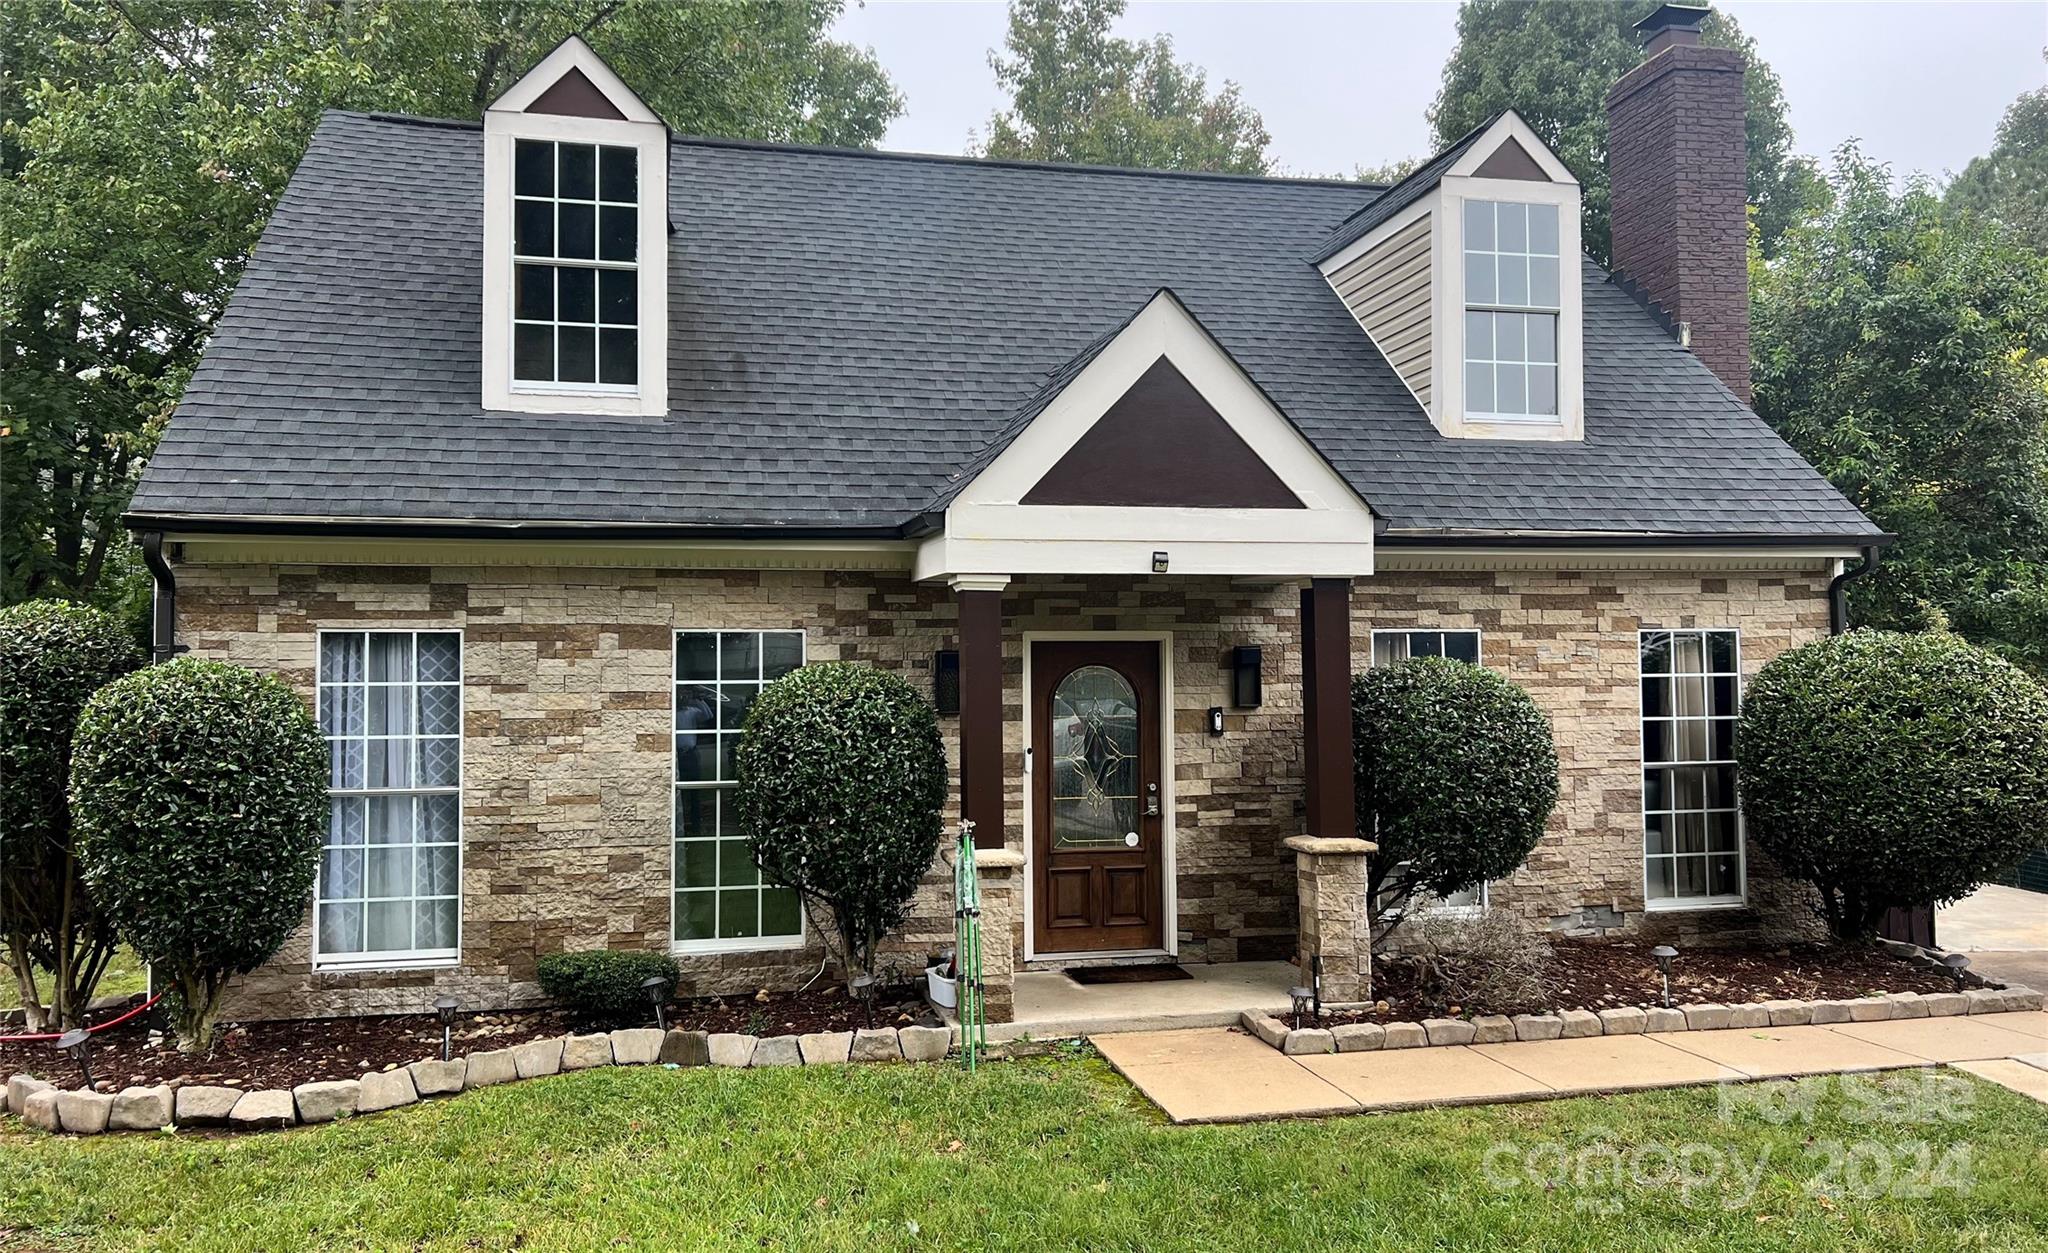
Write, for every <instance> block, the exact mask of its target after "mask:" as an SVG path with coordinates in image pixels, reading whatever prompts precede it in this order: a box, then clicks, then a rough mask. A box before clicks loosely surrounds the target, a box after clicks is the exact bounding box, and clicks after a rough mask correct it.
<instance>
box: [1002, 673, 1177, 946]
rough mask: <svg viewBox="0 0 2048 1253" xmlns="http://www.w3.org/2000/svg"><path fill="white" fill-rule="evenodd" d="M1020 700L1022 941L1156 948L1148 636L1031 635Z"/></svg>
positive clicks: (1153, 677)
mask: <svg viewBox="0 0 2048 1253" xmlns="http://www.w3.org/2000/svg"><path fill="white" fill-rule="evenodd" d="M1030 699H1031V727H1032V731H1031V738H1032V746H1031V759H1032V770H1031V789H1032V793H1031V827H1032V830H1031V841H1032V864H1033V870H1032V876H1033V881H1032V897H1033V900H1034V901H1035V902H1036V904H1037V908H1036V909H1035V910H1034V911H1033V912H1034V914H1035V917H1034V918H1033V919H1032V924H1031V925H1032V926H1033V927H1034V928H1035V930H1034V932H1033V945H1032V947H1033V949H1034V951H1036V952H1038V953H1041V954H1049V953H1099V952H1112V951H1119V950H1124V949H1156V948H1161V947H1164V940H1165V934H1166V932H1165V918H1164V914H1165V891H1164V887H1165V879H1164V864H1165V851H1164V849H1163V847H1162V844H1161V839H1162V835H1161V833H1162V831H1163V827H1164V819H1163V817H1162V816H1161V815H1162V812H1163V807H1164V804H1165V790H1164V780H1162V779H1161V778H1160V743H1159V730H1160V725H1159V719H1160V709H1159V644H1158V642H1157V641H1154V640H1143V641H1130V640H1100V641H1097V640H1057V641H1050V640H1049V641H1044V642H1040V643H1035V644H1033V645H1032V649H1031V695H1030Z"/></svg>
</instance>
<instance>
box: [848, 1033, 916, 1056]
mask: <svg viewBox="0 0 2048 1253" xmlns="http://www.w3.org/2000/svg"><path fill="white" fill-rule="evenodd" d="M849 1056H850V1058H851V1060H853V1061H857V1062H900V1061H902V1060H903V1046H902V1045H901V1044H900V1043H898V1042H897V1040H896V1028H894V1027H863V1028H861V1029H860V1030H859V1031H856V1032H854V1033H853V1049H852V1051H851V1053H850V1054H849Z"/></svg>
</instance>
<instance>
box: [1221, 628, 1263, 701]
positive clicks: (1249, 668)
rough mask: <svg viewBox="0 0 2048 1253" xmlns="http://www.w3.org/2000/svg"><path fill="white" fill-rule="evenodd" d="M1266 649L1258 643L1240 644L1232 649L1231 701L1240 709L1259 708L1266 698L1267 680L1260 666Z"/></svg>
mask: <svg viewBox="0 0 2048 1253" xmlns="http://www.w3.org/2000/svg"><path fill="white" fill-rule="evenodd" d="M1264 661H1265V650H1264V649H1262V648H1260V647H1259V646H1258V645H1256V644H1240V645H1238V646H1237V647H1236V648H1233V649H1231V650H1230V703H1231V704H1232V705H1235V706H1236V707H1237V708H1239V709H1257V708H1258V707H1259V702H1260V701H1261V700H1263V699H1265V694H1266V693H1265V682H1264V680H1263V678H1262V676H1261V674H1260V667H1261V666H1262V664H1263V663H1264Z"/></svg>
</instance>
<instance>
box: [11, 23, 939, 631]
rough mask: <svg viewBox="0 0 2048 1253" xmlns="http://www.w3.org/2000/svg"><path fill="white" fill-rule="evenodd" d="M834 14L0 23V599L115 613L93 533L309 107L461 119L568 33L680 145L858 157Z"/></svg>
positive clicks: (306, 127) (110, 561)
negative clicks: (98, 604)
mask: <svg viewBox="0 0 2048 1253" xmlns="http://www.w3.org/2000/svg"><path fill="white" fill-rule="evenodd" d="M839 10H840V3H839V0H784V2H778V3H773V4H752V3H741V2H738V0H704V2H701V3H690V4H677V3H668V2H666V0H519V2H517V3H515V2H513V0H341V2H337V0H11V2H10V3H8V4H5V5H0V117H4V118H5V126H4V129H0V175H4V177H0V246H4V248H5V252H4V253H0V257H4V265H0V323H4V326H5V328H6V329H5V331H4V333H0V393H4V409H0V550H4V554H5V561H4V575H0V596H4V598H5V600H7V601H9V602H12V601H16V600H21V599H26V598H30V597H35V596H50V595H56V596H63V597H67V598H72V599H94V598H99V599H101V600H103V601H108V602H111V601H115V600H118V599H120V598H121V597H122V596H123V595H125V594H126V593H125V592H124V590H123V589H121V588H119V587H113V588H110V587H109V585H110V584H115V583H118V582H120V576H122V575H124V574H126V575H130V576H132V577H134V578H139V577H140V571H139V563H138V562H136V561H134V560H133V557H132V554H130V553H128V552H126V551H125V549H126V542H125V540H124V539H123V538H122V536H121V532H120V527H119V525H118V518H119V516H120V514H121V511H122V510H123V509H124V508H125V507H126V504H127V500H128V497H129V494H130V491H131V489H132V486H133V482H134V479H135V477H136V475H137V474H138V473H139V471H140V468H141V466H142V464H143V462H144V461H145V460H146V458H147V457H148V455H149V453H150V451H151V449H152V448H153V447H154V444H155V441H156V438H157V435H158V433H159V431H160V429H161V426H162V423H163V422H164V420H165V419H166V417H167V415H168V414H169V413H170V410H171V408H172V406H173V405H175V404H176V403H177V400H178V397H179V396H180V394H181V393H182V392H183V389H184V386H185V381H186V379H187V378H188V377H189V376H190V374H191V371H192V367H193V364H194V363H195V361H196V360H197V358H198V355H199V351H200V349H201V348H202V347H203V346H204V344H205V341H206V337H207V334H208V331H209V330H210V328H211V327H212V325H213V322H214V320H215V318H217V317H218V316H219V314H220V311H221V309H222V307H223V306H224V305H225V304H226V302H227V298H228V294H229V293H230V292H231V291H232V290H233V289H234V285H235V281H236V279H237V278H238V277H239V276H240V274H241V270H242V266H243V263H244V262H245V261H246V260H247V258H248V255H249V252H250V250H251V249H252V248H253V247H254V246H255V243H256V239H257V236H258V235H259V234H260V233H261V231H262V228H263V224H264V221H265V219H266V217H267V215H268V214H269V212H270V208H271V205H272V204H273V203H274V202H275V200H276V198H277V195H278V193H279V192H280V191H281V190H282V189H283V187H284V184H285V180H286V179H287V178H288V177H289V176H290V174H291V171H292V168H293V166H295V165H296V164H297V162H298V160H299V157H300V155H301V154H302V153H303V152H304V151H305V147H306V142H307V140H308V138H309V137H310V136H311V135H312V132H313V127H314V125H315V124H316V123H317V122H318V120H319V116H320V112H321V111H322V110H323V109H326V108H332V107H339V108H350V109H370V110H392V111H397V112H404V113H417V114H424V115H430V116H437V117H456V118H475V117H478V116H480V115H481V112H482V109H483V107H484V105H486V104H488V103H489V102H490V101H491V100H492V99H494V98H495V97H496V96H497V94H498V93H499V92H501V91H503V90H504V89H505V88H506V87H509V86H510V85H511V84H512V82H513V81H514V80H515V79H516V78H517V77H518V76H519V75H520V74H521V73H523V72H524V71H525V70H526V69H527V68H528V67H530V66H531V65H532V64H533V63H534V62H536V61H537V60H539V59H540V57H542V56H544V55H545V54H546V53H547V52H548V51H549V50H550V49H551V48H553V47H554V45H555V44H557V43H558V42H560V41H561V40H562V39H563V38H564V37H566V36H568V35H571V34H582V35H583V36H584V37H585V38H587V39H588V40H589V41H590V43H591V45H592V47H594V48H595V49H596V50H597V51H598V53H599V54H600V55H602V56H604V57H606V58H607V59H608V60H609V61H610V62H611V63H612V64H613V65H614V66H615V67H616V68H617V69H618V70H619V72H620V75H621V76H622V77H623V78H624V79H625V80H626V81H627V82H629V83H631V84H632V85H633V86H634V87H635V88H636V89H638V90H639V91H640V92H641V94H642V95H643V96H644V97H645V98H646V99H647V101H648V103H649V104H650V105H651V106H652V107H653V108H654V109H655V110H656V111H657V112H658V113H660V114H661V115H662V116H663V118H665V119H666V120H667V121H668V122H669V124H670V125H671V126H673V127H675V128H676V129H677V130H678V131H680V132H682V133H685V134H706V135H726V136H737V137H742V138H753V139H772V140H794V141H801V142H807V143H827V144H849V145H866V144H872V143H873V142H874V141H875V140H876V139H878V138H879V137H880V136H881V133H882V131H883V128H884V127H885V126H886V125H887V124H888V121H889V119H890V118H891V117H893V116H895V114H896V113H898V112H899V111H900V109H901V102H900V100H899V99H898V98H897V96H896V93H895V91H894V90H893V88H892V87H891V86H890V84H889V81H888V78H887V77H886V76H885V75H884V74H883V73H882V70H881V68H880V67H879V66H878V65H877V64H876V63H875V61H874V59H873V57H872V56H871V55H870V54H868V53H866V52H864V51H859V50H856V49H852V48H849V47H846V46H844V45H841V44H837V43H833V42H832V41H830V40H828V39H826V38H825V31H826V29H827V28H828V27H829V26H830V25H831V23H832V21H833V19H834V18H835V17H836V16H837V14H838V13H839Z"/></svg>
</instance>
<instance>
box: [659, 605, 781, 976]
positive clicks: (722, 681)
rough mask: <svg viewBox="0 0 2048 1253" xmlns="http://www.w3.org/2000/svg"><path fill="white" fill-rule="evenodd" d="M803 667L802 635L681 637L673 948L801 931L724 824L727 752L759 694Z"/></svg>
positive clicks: (741, 838) (766, 939)
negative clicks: (770, 684) (768, 685)
mask: <svg viewBox="0 0 2048 1253" xmlns="http://www.w3.org/2000/svg"><path fill="white" fill-rule="evenodd" d="M803 664H804V633H803V632H802V631H678V632H676V675H675V744H676V754H675V762H676V766H675V772H676V777H675V792H676V816H675V860H674V872H673V873H674V879H675V926H674V937H675V942H676V944H677V945H678V946H679V947H685V948H687V947H692V946H694V947H699V948H722V949H732V948H746V947H762V948H772V947H778V946H782V945H785V944H787V943H788V942H789V941H792V940H796V939H799V938H801V937H802V935H803V911H802V909H801V908H800V907H799V905H798V902H797V895H796V892H795V890H793V889H791V888H786V887H780V886H777V885H775V884H772V883H764V882H762V879H761V871H760V869H759V868H758V867H757V866H755V865H754V857H753V853H752V852H751V851H750V850H749V849H748V848H747V840H746V836H745V835H743V834H742V833H741V832H740V831H739V829H738V826H737V824H736V823H734V822H733V821H732V818H731V802H732V784H733V778H734V776H733V747H734V746H735V745H736V744H738V743H739V737H740V734H741V727H742V726H743V725H744V724H745V722H746V717H747V710H748V709H750V708H751V707H752V706H753V703H754V697H756V696H757V695H759V694H760V692H761V688H762V687H763V686H764V685H766V684H768V683H772V682H774V681H775V680H776V679H779V678H781V677H782V676H783V675H785V674H788V673H789V672H790V671H792V670H794V669H796V668H797V667H799V666H801V665H803Z"/></svg>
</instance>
